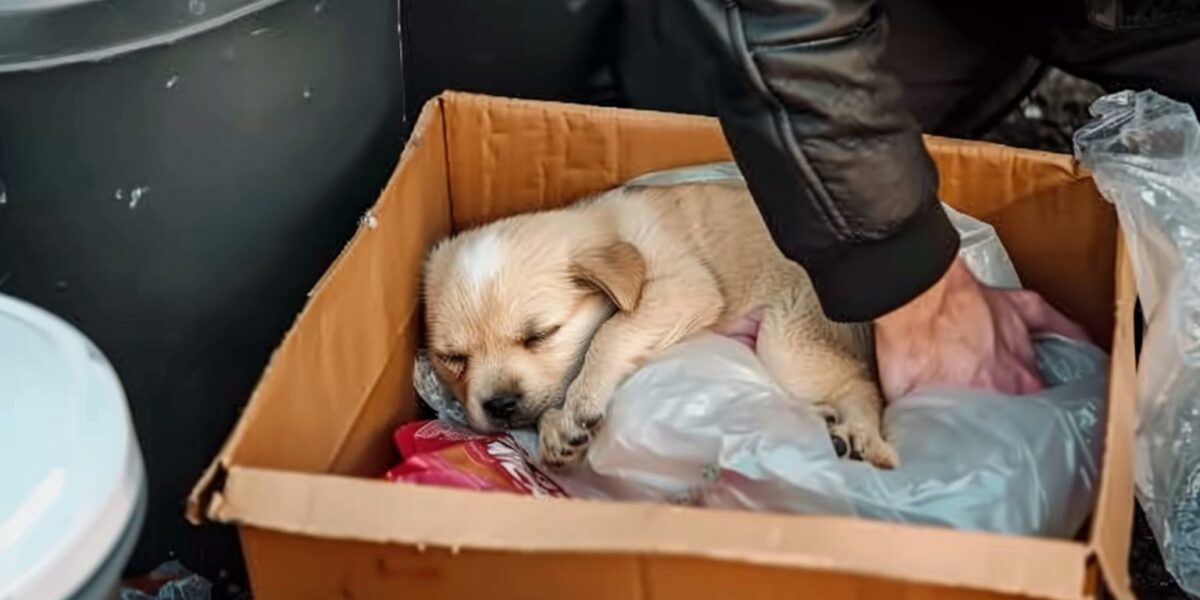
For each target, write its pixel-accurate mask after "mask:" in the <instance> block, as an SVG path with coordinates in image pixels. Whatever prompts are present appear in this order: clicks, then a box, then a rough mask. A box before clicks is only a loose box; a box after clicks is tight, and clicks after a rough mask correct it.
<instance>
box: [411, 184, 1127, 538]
mask: <svg viewBox="0 0 1200 600" xmlns="http://www.w3.org/2000/svg"><path fill="white" fill-rule="evenodd" d="M698 181H706V182H712V183H722V184H727V185H745V183H744V181H743V180H742V179H741V175H740V174H739V173H738V171H737V168H736V166H735V165H733V163H716V164H711V165H698V166H694V167H684V168H681V169H672V170H669V171H660V172H656V173H651V174H648V175H644V176H642V177H639V178H636V179H633V180H631V181H630V182H628V183H627V184H626V185H627V186H646V185H671V184H677V183H684V182H698ZM943 206H944V208H945V210H946V212H947V214H948V215H949V216H950V218H951V221H952V222H953V223H954V225H955V226H956V227H957V228H958V230H959V232H960V235H961V237H962V245H961V246H960V255H961V256H963V257H964V260H965V261H966V263H967V265H968V267H969V268H970V269H971V270H972V272H974V273H975V275H976V277H978V278H979V279H980V280H981V281H984V282H985V283H987V284H989V285H992V286H995V287H1008V288H1015V287H1020V281H1019V279H1018V278H1017V274H1016V271H1015V269H1014V268H1013V265H1012V262H1011V261H1010V259H1009V257H1008V254H1007V253H1006V252H1005V251H1004V247H1003V245H1002V244H1001V243H1000V240H999V238H998V237H997V236H996V234H995V231H994V230H993V229H992V227H991V226H989V225H987V224H986V223H983V222H981V221H978V220H976V219H973V218H971V217H969V216H967V215H964V214H962V213H959V212H957V211H955V210H954V209H952V208H950V207H949V206H946V205H943ZM1036 348H1037V356H1038V362H1039V367H1040V368H1041V371H1042V375H1043V378H1044V379H1045V380H1046V382H1047V384H1048V385H1049V386H1050V387H1048V388H1047V389H1046V390H1044V391H1043V392H1040V393H1038V394H1034V395H1029V396H1024V397H1018V398H1014V397H1010V396H1003V395H1000V394H992V393H985V392H979V391H969V390H950V389H941V390H925V391H922V392H919V393H916V394H913V395H910V396H908V397H905V398H903V399H901V400H899V401H897V402H894V403H892V404H891V406H890V407H889V408H888V409H887V410H886V411H885V415H884V419H885V424H884V426H885V428H886V431H887V434H888V436H889V439H890V440H891V441H892V443H893V444H894V445H895V447H896V450H897V451H898V453H899V455H900V460H901V463H902V464H901V467H900V468H899V469H897V470H893V471H883V470H879V469H876V468H874V467H872V466H870V465H868V464H866V463H862V462H858V461H850V460H844V459H839V458H837V456H836V455H835V453H834V450H833V445H832V443H831V441H830V438H829V433H828V430H827V428H826V426H825V423H824V421H823V420H822V419H821V418H820V417H819V416H818V415H817V414H816V413H815V412H814V411H813V410H812V408H811V406H810V405H808V404H805V403H802V402H799V401H796V400H794V399H792V398H790V397H789V396H788V395H787V394H786V393H785V392H784V391H783V390H782V389H781V388H780V387H779V386H778V385H777V384H775V382H774V381H773V380H772V378H771V377H770V376H769V374H768V373H767V372H766V370H765V368H764V367H763V365H762V364H761V361H759V359H758V357H757V356H756V355H755V354H754V352H753V351H751V350H750V349H749V348H747V347H745V346H744V345H742V344H740V343H739V342H737V341H734V340H732V339H730V338H726V337H722V336H719V335H716V334H703V335H699V336H694V337H692V338H690V339H689V340H686V341H684V342H682V343H680V344H677V345H676V346H674V347H672V348H670V349H668V350H667V351H666V352H664V353H662V354H661V355H659V356H657V357H655V358H653V359H651V360H650V361H648V362H647V363H646V364H644V365H643V366H642V367H641V368H640V369H639V370H638V371H637V372H636V373H634V374H633V375H632V376H631V377H630V378H629V379H627V380H626V381H625V382H624V383H623V384H622V385H621V386H620V387H619V388H618V389H617V391H616V393H615V395H614V397H613V399H612V401H611V403H610V405H609V412H608V415H607V417H606V420H605V426H604V428H603V429H602V430H601V432H600V433H599V435H598V436H597V439H596V440H595V441H594V442H593V444H592V446H591V448H590V450H589V452H588V457H587V460H586V461H585V463H584V464H583V465H581V467H580V468H578V469H576V470H574V471H571V472H569V473H565V474H564V473H552V474H551V477H553V478H554V479H555V480H556V481H557V482H558V484H559V485H560V486H561V487H562V488H563V489H564V490H566V491H567V493H568V494H569V495H570V496H572V497H586V498H598V499H609V500H649V501H661V502H671V503H680V504H689V505H697V506H712V507H726V508H741V509H750V510H767V511H786V512H796V513H809V514H836V515H850V516H859V517H866V518H873V519H882V520H890V521H895V522H906V523H922V524H938V525H945V526H951V527H957V528H961V529H969V530H980V531H993V532H1003V533H1013V534H1025V535H1045V536H1058V537H1070V536H1072V535H1074V534H1075V533H1076V531H1077V530H1078V529H1079V527H1080V526H1081V525H1082V523H1083V522H1084V520H1085V519H1086V518H1087V516H1088V514H1089V513H1090V511H1091V508H1092V506H1093V505H1094V499H1095V492H1096V489H1097V485H1098V473H1099V461H1100V458H1101V456H1102V443H1103V440H1102V437H1103V436H1102V432H1103V428H1102V423H1103V422H1104V408H1105V402H1104V392H1105V389H1106V384H1107V377H1106V369H1107V357H1106V356H1105V355H1104V353H1103V352H1102V351H1100V350H1099V349H1097V348H1095V347H1093V346H1090V345H1087V344H1083V343H1079V342H1074V341H1071V340H1067V339H1065V338H1061V337H1058V336H1044V337H1041V338H1039V339H1038V340H1037V344H1036ZM414 381H415V385H416V388H417V391H418V394H419V395H420V396H421V397H422V398H424V399H425V400H426V402H427V403H428V404H429V405H430V406H431V407H433V408H434V409H435V410H436V411H437V412H438V414H439V415H440V418H443V419H447V420H451V421H454V422H457V423H464V422H465V419H464V417H463V414H462V409H461V407H460V406H459V405H458V404H457V402H455V401H454V399H453V396H452V395H451V394H450V393H449V392H448V391H447V390H446V389H445V388H444V387H443V386H442V385H441V382H440V381H439V380H438V378H437V375H436V374H435V373H434V371H433V369H432V367H431V365H430V364H429V362H428V360H427V359H426V358H425V357H424V355H423V354H420V353H419V354H418V358H417V365H416V370H415V376H414ZM512 435H513V437H514V438H515V439H517V440H518V443H520V444H521V445H522V446H524V447H525V448H526V450H527V451H528V452H529V453H530V454H531V455H532V456H534V457H536V456H537V449H538V448H537V434H536V432H535V431H532V430H522V431H517V432H513V433H512Z"/></svg>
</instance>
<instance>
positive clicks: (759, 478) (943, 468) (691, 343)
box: [563, 334, 1107, 537]
mask: <svg viewBox="0 0 1200 600" xmlns="http://www.w3.org/2000/svg"><path fill="white" fill-rule="evenodd" d="M1037 349H1038V357H1039V363H1040V367H1041V369H1042V374H1043V377H1045V379H1046V381H1047V383H1048V384H1051V387H1048V388H1047V389H1046V390H1045V391H1043V392H1041V393H1038V394H1034V395H1030V396H1024V397H1010V396H1004V395H1000V394H991V393H985V392H978V391H966V390H949V389H942V390H932V389H931V390H925V391H923V392H920V393H917V394H913V395H911V396H908V397H905V398H903V399H901V400H899V401H897V402H895V403H893V404H892V405H891V406H890V407H889V408H888V409H887V411H886V412H885V416H884V420H885V424H884V426H885V428H886V431H887V432H888V436H889V438H890V439H891V441H892V443H893V444H894V445H895V447H896V450H897V452H898V453H899V455H900V458H901V461H902V465H901V467H900V468H899V469H896V470H892V471H885V470H881V469H876V468H874V467H872V466H870V465H869V464H867V463H864V462H859V461H849V460H844V459H839V458H837V456H836V455H835V454H834V451H833V447H832V444H830V441H829V434H828V432H827V430H826V428H825V424H824V421H823V420H822V419H821V417H820V416H819V415H817V414H816V413H815V412H814V411H813V410H812V409H811V407H810V406H809V405H807V404H805V403H800V402H797V401H795V400H794V399H792V398H790V397H788V395H787V394H786V393H785V392H784V391H783V390H782V389H780V388H779V387H778V386H776V385H775V383H774V382H773V381H772V380H771V378H770V376H769V375H768V374H767V372H766V371H765V369H764V368H763V366H762V365H761V363H760V361H759V360H758V357H757V356H755V355H754V353H753V352H752V351H751V350H750V349H749V348H747V347H745V346H744V345H742V344H739V343H738V342H736V341H734V340H731V339H728V338H724V337H721V336H717V335H714V334H706V335H703V336H699V337H696V338H693V339H690V340H688V341H685V342H683V343H681V344H678V345H676V346H674V347H672V348H670V349H668V350H667V351H666V352H665V353H663V354H662V355H660V356H658V357H656V358H655V359H653V360H652V361H650V362H649V363H647V364H646V365H645V366H643V367H642V368H641V369H640V370H639V371H638V372H637V373H636V374H634V375H633V376H632V377H631V378H630V379H629V380H627V381H626V382H625V384H624V385H622V386H621V387H620V388H619V389H618V391H617V393H616V395H615V397H614V398H613V400H612V403H611V404H610V407H609V413H608V417H607V420H606V422H605V428H604V429H603V430H602V432H601V433H600V435H599V436H598V438H597V440H596V441H595V442H594V443H593V445H592V447H591V449H590V451H589V453H588V458H587V468H586V469H583V471H585V472H584V473H582V474H580V473H573V474H571V475H568V476H566V477H565V479H566V480H567V482H566V483H564V484H563V485H565V486H567V487H568V489H570V480H572V479H575V478H581V480H582V481H584V482H585V483H586V484H587V485H589V486H591V487H592V488H593V489H599V490H602V491H603V492H604V493H605V495H606V497H613V498H618V499H630V498H638V499H644V498H646V497H651V498H656V499H658V500H662V501H669V502H683V503H688V504H694V505H698V506H710V507H711V506H719V507H726V508H741V509H750V510H769V511H787V512H796V513H819V514H837V515H848V516H858V517H867V518H872V519H881V520H889V521H896V522H906V523H921V524H931V525H945V526H952V527H956V528H960V529H968V530H977V531H994V532H1003V533H1012V534H1024V535H1044V536H1058V537H1069V536H1071V535H1074V533H1075V532H1076V531H1077V530H1078V528H1079V527H1080V526H1081V525H1082V523H1083V521H1084V520H1085V519H1086V518H1087V515H1088V514H1089V512H1090V510H1091V506H1092V504H1093V499H1094V493H1095V490H1096V484H1097V474H1098V467H1099V464H1098V461H1099V457H1100V456H1101V454H1100V452H1101V444H1102V440H1101V437H1102V436H1101V429H1100V427H1099V424H1100V423H1101V422H1102V421H1103V414H1102V411H1103V408H1104V402H1103V398H1104V389H1105V376H1104V369H1105V365H1106V362H1107V361H1106V357H1105V356H1104V355H1103V353H1101V352H1100V351H1099V350H1098V349H1095V348H1093V347H1090V346H1087V345H1084V344H1079V343H1077V342H1073V341H1069V340H1066V339H1064V338H1059V337H1045V338H1042V339H1040V340H1039V341H1038V344H1037ZM630 488H638V489H634V490H633V494H632V495H630V492H629V490H630Z"/></svg>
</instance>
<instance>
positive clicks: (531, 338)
mask: <svg viewBox="0 0 1200 600" xmlns="http://www.w3.org/2000/svg"><path fill="white" fill-rule="evenodd" d="M561 328H562V326H561V325H555V326H553V327H546V328H543V329H531V330H530V331H529V332H528V333H526V334H525V337H523V338H522V339H521V345H522V346H524V347H525V349H526V350H534V349H536V348H537V347H538V346H541V345H542V343H544V342H545V341H546V340H547V339H550V337H551V336H553V335H554V334H556V333H558V330H559V329H561Z"/></svg>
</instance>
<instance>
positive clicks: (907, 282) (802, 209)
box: [658, 0, 959, 321]
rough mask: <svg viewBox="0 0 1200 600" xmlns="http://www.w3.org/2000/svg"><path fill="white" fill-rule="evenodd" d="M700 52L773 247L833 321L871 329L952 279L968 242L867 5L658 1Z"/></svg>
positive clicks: (673, 30)
mask: <svg viewBox="0 0 1200 600" xmlns="http://www.w3.org/2000/svg"><path fill="white" fill-rule="evenodd" d="M658 5H659V7H660V9H661V10H662V13H660V15H659V23H660V31H659V35H661V36H666V37H668V38H671V37H674V38H676V39H675V40H669V39H668V40H665V41H668V42H679V44H680V46H681V47H685V48H690V50H688V56H689V57H690V58H694V60H695V61H696V64H697V65H698V66H700V67H701V68H703V69H704V71H705V80H706V83H707V84H708V85H709V86H710V87H711V93H712V94H713V96H714V103H715V107H716V112H717V116H718V117H719V119H720V122H721V126H722V129H723V130H724V133H725V136H726V138H727V140H728V141H729V144H730V146H731V148H732V149H733V153H734V156H735V158H736V161H737V163H738V165H739V167H740V168H741V170H742V172H743V173H744V174H745V176H746V179H747V182H748V184H749V186H750V190H751V192H752V194H753V196H754V198H755V201H756V202H757V204H758V206H759V209H760V211H761V213H762V215H763V218H764V220H765V221H766V224H767V226H768V228H769V229H770V231H771V234H772V236H773V237H774V239H775V242H776V243H777V244H778V245H779V247H780V249H781V250H782V251H783V253H784V254H785V255H787V256H788V257H789V258H791V259H793V260H795V261H797V262H798V263H800V264H801V265H802V266H803V267H804V268H805V270H806V271H807V272H808V273H809V275H810V277H811V278H812V280H813V284H814V287H815V288H816V291H817V295H818V296H819V297H820V300H821V304H822V306H823V308H824V310H825V313H826V314H827V315H828V316H829V318H831V319H833V320H837V321H868V320H871V319H874V318H876V317H879V316H882V315H884V314H886V313H888V312H890V311H891V310H893V309H895V308H899V307H900V306H902V305H904V304H905V303H907V302H908V301H909V300H911V299H912V298H914V297H916V296H917V295H919V294H920V293H921V292H923V291H924V290H925V289H927V288H928V287H929V286H931V285H932V284H933V283H934V282H936V281H937V280H938V279H939V278H940V277H941V276H942V274H944V273H945V271H946V269H947V268H948V267H949V265H950V263H951V262H952V261H953V259H954V256H955V255H956V253H957V250H958V243H959V239H958V234H957V232H956V231H955V229H954V228H953V226H952V225H951V224H950V222H949V219H948V218H947V216H946V214H945V212H944V211H943V210H942V208H941V205H940V203H939V202H938V198H937V173H936V171H935V169H934V167H933V163H932V161H931V160H930V157H929V155H928V153H927V152H926V150H925V147H924V145H923V143H922V141H921V137H920V130H919V128H918V126H917V124H916V121H915V119H913V118H912V116H911V115H910V114H909V113H908V111H907V109H906V107H905V106H904V104H903V99H902V96H901V91H900V86H899V83H898V82H897V81H896V80H895V79H894V78H892V77H891V76H889V75H886V74H885V73H883V71H882V70H881V68H880V67H879V59H880V55H881V53H882V52H883V49H884V42H885V38H886V22H885V19H884V16H883V14H882V12H881V10H880V8H879V7H878V6H877V5H876V2H873V1H870V0H658Z"/></svg>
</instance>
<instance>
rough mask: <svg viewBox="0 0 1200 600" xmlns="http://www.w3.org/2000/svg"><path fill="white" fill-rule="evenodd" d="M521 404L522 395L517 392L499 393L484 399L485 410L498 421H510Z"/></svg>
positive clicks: (493, 419) (494, 420)
mask: <svg viewBox="0 0 1200 600" xmlns="http://www.w3.org/2000/svg"><path fill="white" fill-rule="evenodd" d="M520 404H521V395H520V394H519V393H516V392H506V393H502V394H497V395H495V396H492V397H491V398H488V399H487V400H484V401H483V412H484V414H486V415H487V416H488V418H489V419H491V420H492V421H493V422H496V423H510V422H511V421H512V419H513V417H514V416H516V414H517V408H518V407H519V406H520Z"/></svg>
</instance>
